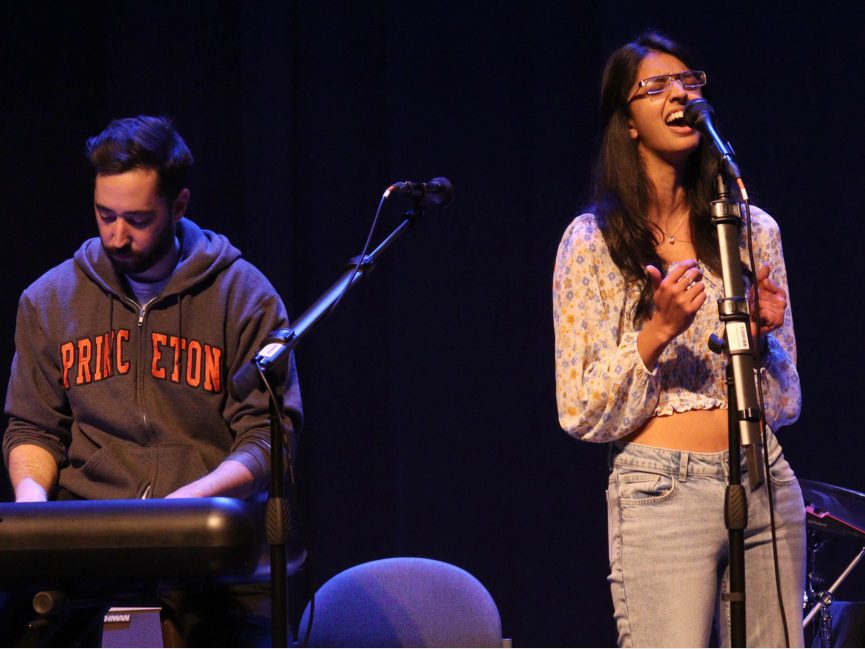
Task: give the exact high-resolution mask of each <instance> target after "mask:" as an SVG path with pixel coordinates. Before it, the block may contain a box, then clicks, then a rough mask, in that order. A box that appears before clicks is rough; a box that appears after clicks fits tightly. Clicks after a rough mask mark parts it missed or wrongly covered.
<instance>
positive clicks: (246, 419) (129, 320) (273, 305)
mask: <svg viewBox="0 0 865 649" xmlns="http://www.w3.org/2000/svg"><path fill="white" fill-rule="evenodd" d="M178 238H179V239H180V242H181V256H180V260H179V262H178V264H177V267H176V268H175V270H174V273H173V275H172V277H171V279H170V280H169V282H168V284H167V285H166V287H165V288H164V289H163V291H162V292H161V294H160V295H159V296H158V297H157V298H155V299H153V300H152V301H151V302H149V303H148V304H147V305H143V306H141V305H138V304H137V303H136V302H135V300H134V299H133V298H131V297H129V295H130V294H129V292H128V291H127V290H126V288H125V287H124V281H123V280H122V278H121V276H120V275H119V274H118V273H117V271H116V270H115V268H114V266H113V264H112V263H111V261H110V260H109V259H108V257H107V255H106V254H105V252H104V250H103V249H102V244H101V242H100V240H99V239H98V238H93V239H88V240H87V241H85V242H84V244H83V245H82V246H81V248H79V249H78V251H77V252H76V253H75V255H74V258H73V259H69V260H67V261H65V262H63V263H62V264H60V265H59V266H57V267H55V268H53V269H51V270H50V271H48V272H47V273H45V275H43V276H42V277H40V278H39V279H38V280H36V282H34V283H33V284H32V285H31V286H30V287H28V288H27V289H26V290H25V291H24V293H23V294H22V296H21V299H20V301H19V304H18V320H17V325H16V332H15V347H16V353H15V357H14V359H13V361H12V375H11V378H10V382H9V389H8V393H7V396H6V413H7V414H8V415H9V426H8V427H7V429H6V433H5V435H4V437H3V453H4V457H5V458H6V460H7V463H8V458H9V451H10V450H11V449H12V448H13V447H15V446H17V445H19V444H35V445H37V446H40V447H42V448H44V449H45V450H47V451H48V452H49V453H51V454H52V455H53V456H54V458H55V459H56V460H57V463H58V465H59V466H60V479H59V484H60V486H61V487H62V488H64V489H65V490H67V491H69V492H71V494H72V495H74V496H76V497H79V498H86V499H115V498H141V497H157V498H158V497H162V496H165V495H166V494H169V493H171V492H172V491H174V490H175V489H177V488H179V487H181V486H183V485H184V484H188V483H189V482H192V481H193V480H195V479H197V478H200V477H201V476H203V475H205V474H206V473H208V472H210V471H212V470H213V469H214V468H216V466H217V465H218V464H219V463H220V462H222V461H223V460H225V459H228V458H230V459H233V460H237V461H239V462H242V463H243V464H244V465H245V466H246V467H247V468H249V469H250V471H252V474H253V475H254V476H255V477H256V486H257V488H259V489H263V488H265V487H266V486H267V481H268V479H269V473H270V460H269V457H270V454H269V449H270V441H269V440H270V429H269V423H268V417H267V398H266V397H265V395H264V394H262V393H261V392H259V391H254V392H253V393H252V394H251V395H250V396H249V397H248V398H247V399H245V400H244V401H242V402H238V401H235V400H234V399H232V397H231V396H230V395H229V392H228V389H227V383H228V381H229V380H230V378H231V377H232V376H233V375H234V373H235V372H236V371H237V370H238V369H239V368H240V367H241V366H242V365H243V364H244V363H247V362H248V361H249V360H250V359H251V358H252V357H253V355H254V354H255V352H256V351H257V350H258V348H259V346H260V343H261V341H262V340H263V339H264V338H265V337H266V336H267V334H268V333H269V332H271V331H273V330H275V329H279V328H284V327H287V326H288V319H287V316H286V312H285V307H284V306H283V304H282V302H281V300H280V299H279V296H278V295H277V294H276V291H275V290H274V288H273V286H271V284H270V282H268V281H267V279H266V278H265V277H264V276H263V275H262V274H261V273H260V272H259V271H258V270H257V269H256V268H255V267H253V266H252V265H251V264H249V263H248V262H246V261H245V260H243V259H241V256H240V251H239V250H237V248H235V247H234V246H232V245H231V244H230V243H229V241H228V240H227V239H226V238H225V237H224V236H222V235H217V234H214V233H213V232H210V231H208V230H202V229H201V228H199V227H198V226H197V225H195V224H194V223H193V222H192V221H190V220H188V219H181V220H180V222H179V224H178ZM284 405H285V411H286V413H287V414H288V415H289V417H290V420H291V426H290V427H289V430H288V431H287V432H288V434H289V439H290V440H291V439H292V437H291V435H292V433H293V430H292V429H297V428H298V427H299V426H300V423H301V410H300V390H299V387H298V382H297V375H296V371H295V368H294V361H293V359H292V362H291V368H290V372H289V380H288V382H287V385H286V389H285V398H284Z"/></svg>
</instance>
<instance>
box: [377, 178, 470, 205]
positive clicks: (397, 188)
mask: <svg viewBox="0 0 865 649" xmlns="http://www.w3.org/2000/svg"><path fill="white" fill-rule="evenodd" d="M391 194H402V195H403V196H410V197H412V198H420V199H421V200H423V201H426V202H429V203H432V204H433V205H441V206H442V207H447V206H448V205H450V204H451V201H453V199H454V186H453V185H452V184H451V181H450V180H448V179H447V178H443V177H441V176H439V177H438V178H433V179H432V180H431V181H429V182H428V183H416V182H411V181H408V180H406V181H403V182H398V183H394V184H393V185H391V186H390V187H388V188H387V190H385V192H384V196H385V198H387V197H388V196H390V195H391Z"/></svg>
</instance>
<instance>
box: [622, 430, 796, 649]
mask: <svg viewBox="0 0 865 649" xmlns="http://www.w3.org/2000/svg"><path fill="white" fill-rule="evenodd" d="M767 442H768V448H767V452H768V454H769V462H770V467H771V470H770V480H771V482H772V487H773V493H774V502H775V523H776V529H777V537H778V558H779V564H780V575H781V592H782V595H783V599H784V609H785V611H786V619H787V627H788V629H789V634H790V644H791V646H793V647H801V646H802V645H803V643H804V638H803V634H802V598H803V593H804V587H805V586H804V583H805V510H804V504H803V501H802V492H801V490H800V489H799V483H798V482H797V481H796V476H795V475H794V474H793V470H792V469H791V468H790V465H789V464H788V463H787V461H786V460H785V459H784V455H783V453H782V452H781V446H780V445H779V444H778V441H777V440H776V439H775V437H774V435H772V434H771V433H769V437H768V440H767ZM611 467H612V471H611V473H610V484H609V490H608V491H607V509H608V522H609V537H610V547H609V550H610V576H609V582H610V587H611V590H612V595H613V606H614V609H615V618H616V625H617V627H618V632H619V646H622V647H707V646H708V643H709V638H710V633H711V630H712V625H713V621H714V624H715V625H716V626H717V630H718V634H719V635H718V637H719V641H720V646H722V647H729V646H730V610H729V604H727V603H726V602H723V601H722V599H721V593H722V592H727V590H728V579H729V570H728V565H727V564H728V552H729V547H728V532H727V528H726V526H725V524H724V493H725V488H726V483H727V475H728V471H729V460H728V456H727V453H726V452H723V453H689V452H686V451H673V450H667V449H660V448H655V447H652V446H643V445H640V444H623V443H615V444H613V447H612V454H611ZM742 484H743V485H745V491H746V492H747V494H748V527H747V530H746V531H745V597H746V630H747V645H748V646H749V647H783V646H784V631H783V626H782V621H781V613H780V608H779V605H778V598H777V595H776V588H775V572H774V563H773V559H772V542H771V531H770V528H769V504H768V495H767V493H766V487H765V486H763V487H761V488H760V489H759V490H757V491H755V492H751V491H750V489H749V488H748V479H747V472H746V471H745V468H744V467H743V470H742Z"/></svg>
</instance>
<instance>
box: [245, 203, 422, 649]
mask: <svg viewBox="0 0 865 649" xmlns="http://www.w3.org/2000/svg"><path fill="white" fill-rule="evenodd" d="M423 215H424V207H423V197H422V196H418V197H415V201H414V207H413V208H412V209H410V210H409V211H407V212H405V213H404V214H403V217H404V219H403V221H402V223H400V224H399V225H398V226H397V227H396V228H395V229H394V230H393V232H391V233H390V234H389V235H388V236H387V237H386V238H385V239H384V241H382V242H381V243H380V244H379V245H378V247H377V248H376V249H375V250H373V251H372V252H371V253H370V254H368V255H366V256H365V257H363V258H361V257H360V256H358V257H353V258H352V259H350V260H349V261H348V262H347V264H346V270H345V271H344V272H343V274H342V275H341V276H340V277H339V279H337V281H336V282H334V283H333V285H332V286H331V287H330V288H328V289H327V290H326V291H325V292H324V293H323V294H322V295H321V296H320V297H319V298H318V299H317V300H316V301H315V302H314V303H313V304H312V305H311V306H310V307H309V308H307V310H306V311H304V312H303V314H302V315H301V316H300V317H298V318H297V320H296V321H295V322H294V326H293V328H292V329H279V330H277V331H274V332H272V333H271V335H270V336H268V338H267V339H266V340H265V341H264V346H263V347H262V349H264V348H265V347H268V346H271V345H277V346H278V347H279V350H278V352H276V353H274V354H270V355H268V358H262V359H260V360H259V356H260V353H259V354H257V355H256V359H255V360H253V361H251V362H250V363H248V364H246V365H245V366H243V367H242V368H241V369H240V370H238V371H237V372H236V373H235V375H234V376H233V377H232V378H231V385H230V386H229V387H230V389H231V394H232V396H233V397H234V398H235V399H237V400H239V401H240V400H243V399H245V398H246V397H247V396H248V395H249V394H250V393H251V392H252V391H253V390H254V389H256V388H259V389H261V388H263V387H265V386H264V383H265V379H266V380H267V382H268V383H269V384H271V385H278V384H280V383H281V382H282V380H284V378H285V374H284V373H283V372H285V368H286V367H287V364H288V358H289V353H290V352H291V351H292V350H293V349H294V348H295V347H297V346H298V345H299V344H300V342H301V340H303V339H304V338H305V337H306V336H307V335H308V334H309V332H311V331H312V330H313V329H314V328H315V327H316V326H317V325H318V324H320V323H321V322H322V321H323V320H324V319H325V318H326V317H327V316H328V315H329V314H330V313H331V311H332V310H333V307H334V306H335V305H336V303H337V302H339V301H340V300H341V299H342V297H343V296H344V295H345V294H346V293H347V292H348V291H349V290H350V289H351V288H352V287H353V286H355V285H356V284H357V283H358V282H360V280H361V279H363V278H364V277H365V276H367V275H368V274H369V273H370V272H371V271H372V269H373V266H374V265H375V262H376V261H377V260H378V258H379V256H380V255H381V254H382V253H383V252H384V251H385V250H387V249H388V248H389V247H390V246H391V245H392V244H393V243H394V242H395V241H396V240H397V239H398V238H399V237H400V236H402V234H403V233H404V232H405V231H406V230H407V229H408V228H410V227H411V226H412V225H413V224H414V222H415V221H416V220H417V219H419V218H422V217H423ZM358 262H360V263H358ZM268 393H269V395H270V402H269V413H270V424H271V427H270V429H271V453H270V458H271V486H270V494H269V495H268V499H267V510H266V511H267V514H266V521H267V524H266V525H267V541H268V543H269V544H270V549H271V552H270V580H271V624H272V631H271V633H272V639H273V646H274V647H287V646H288V619H287V614H286V603H287V599H288V597H287V593H286V590H287V588H286V586H287V583H286V582H287V577H286V545H287V544H288V541H289V539H290V537H291V527H292V525H291V508H290V507H289V500H286V499H285V498H284V486H285V482H284V478H283V476H284V474H285V466H284V458H283V452H284V444H283V435H284V429H283V427H282V405H281V402H282V399H281V397H280V395H279V394H278V393H276V394H275V393H274V392H273V391H271V390H268ZM275 397H276V399H275ZM288 470H289V471H291V470H292V467H291V466H289V467H288ZM289 497H290V498H292V497H293V494H289Z"/></svg>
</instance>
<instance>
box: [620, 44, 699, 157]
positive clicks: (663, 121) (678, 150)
mask: <svg viewBox="0 0 865 649" xmlns="http://www.w3.org/2000/svg"><path fill="white" fill-rule="evenodd" d="M687 69H688V67H687V66H686V65H685V64H684V63H682V61H680V60H679V59H677V58H676V57H675V56H673V55H671V54H666V53H664V52H655V51H651V52H649V54H647V55H646V57H645V58H644V59H643V60H642V61H640V65H639V67H638V68H637V80H636V81H635V82H634V85H633V86H632V87H631V90H630V93H629V97H630V100H629V101H628V104H629V107H630V109H631V116H630V119H629V120H628V128H629V131H628V132H629V134H630V136H631V138H632V139H633V140H635V141H636V142H637V147H638V149H639V151H640V156H641V157H642V159H643V160H644V161H646V163H647V164H654V163H657V162H663V163H666V164H668V165H672V166H676V167H678V166H680V165H682V164H683V163H684V162H685V161H686V160H687V158H688V156H689V155H690V154H691V152H693V151H694V150H695V149H696V148H697V146H698V145H699V144H700V134H699V133H697V132H696V131H695V130H694V129H692V128H691V127H689V126H685V123H684V121H683V120H682V117H683V111H684V107H685V104H686V103H688V101H690V100H691V99H695V98H697V97H702V96H703V95H702V92H701V89H700V88H693V89H691V90H686V89H685V88H684V87H683V86H682V84H681V83H680V82H679V81H677V80H675V79H673V80H671V81H670V83H669V85H668V86H667V88H666V89H665V90H663V91H662V92H659V93H657V94H653V95H650V94H648V93H647V92H646V88H641V87H640V86H639V85H638V84H639V81H641V80H643V79H647V78H649V77H654V76H658V75H665V74H676V73H678V72H682V71H684V70H687Z"/></svg>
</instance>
